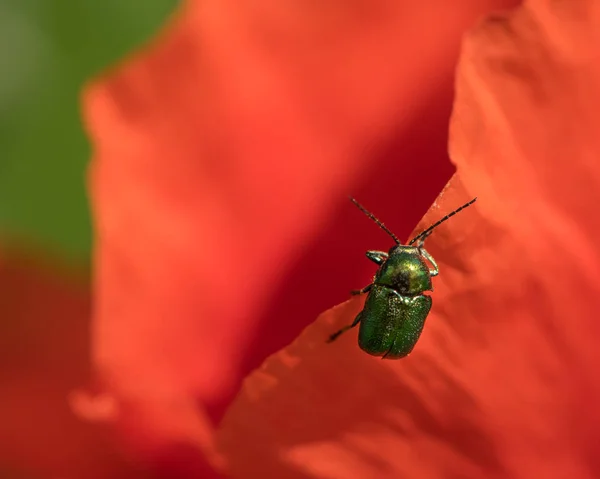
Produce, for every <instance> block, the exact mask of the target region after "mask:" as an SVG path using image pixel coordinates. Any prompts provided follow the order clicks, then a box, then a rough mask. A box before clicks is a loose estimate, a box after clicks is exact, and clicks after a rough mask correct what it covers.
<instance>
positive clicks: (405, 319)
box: [329, 198, 477, 359]
mask: <svg viewBox="0 0 600 479" xmlns="http://www.w3.org/2000/svg"><path fill="white" fill-rule="evenodd" d="M350 200H351V201H352V202H353V203H354V204H355V205H356V206H357V207H358V208H359V209H360V210H361V211H362V212H363V213H364V214H366V215H367V216H368V217H369V218H371V219H372V220H373V221H374V222H375V223H377V225H379V227H380V228H381V229H382V230H384V231H385V232H386V233H387V234H388V235H390V236H391V237H392V239H393V240H394V241H395V242H396V245H395V246H393V247H392V248H391V249H390V250H389V252H388V253H385V252H384V251H367V258H369V259H370V260H371V261H373V262H374V263H376V264H377V265H379V269H378V270H377V273H375V277H374V279H373V282H372V283H371V284H369V285H368V286H366V287H364V288H363V289H360V290H355V291H351V294H363V293H368V294H369V295H368V296H367V300H366V301H365V305H364V308H363V310H362V311H361V312H360V313H358V315H357V316H356V319H355V320H354V322H353V323H352V324H350V325H349V326H346V327H344V328H342V329H340V330H339V331H338V332H336V333H334V334H332V335H331V336H330V337H329V342H331V341H334V340H335V339H336V338H337V337H338V336H339V335H340V334H342V333H343V332H345V331H348V330H349V329H351V328H353V327H355V326H356V325H357V324H358V323H360V329H359V332H358V345H359V346H360V348H361V349H362V350H363V351H365V352H367V353H369V354H371V355H373V356H382V359H400V358H403V357H405V356H408V354H410V352H411V351H412V350H413V348H414V347H415V344H416V343H417V341H418V340H419V337H420V336H421V331H423V326H424V325H425V319H426V318H427V315H428V314H429V310H430V309H431V296H427V295H425V294H423V293H424V292H426V291H433V285H432V283H431V278H432V277H433V276H437V275H438V273H439V271H438V266H437V264H436V262H435V260H434V259H433V257H432V256H431V255H430V254H429V253H428V252H427V251H426V250H425V248H423V244H424V243H425V239H426V238H427V237H428V236H429V235H430V234H431V232H432V231H433V230H434V229H435V228H437V227H438V226H439V225H440V224H442V223H443V222H444V221H446V220H447V219H449V218H451V217H452V216H454V215H455V214H456V213H458V212H459V211H461V210H463V209H464V208H466V207H467V206H469V205H472V204H473V203H474V202H475V201H476V200H477V198H474V199H472V200H471V201H469V202H468V203H466V204H464V205H463V206H461V207H460V208H457V209H456V210H454V211H453V212H452V213H450V214H448V215H446V216H444V217H443V218H442V219H441V220H439V221H438V222H437V223H435V224H433V225H432V226H430V227H429V228H427V229H426V230H425V231H423V232H421V233H419V234H418V235H417V236H415V237H414V238H413V239H412V240H410V242H409V243H408V244H407V245H403V244H402V243H401V242H400V240H399V239H398V237H397V236H396V235H395V234H394V233H392V232H391V231H390V230H389V229H388V228H387V227H386V226H385V225H384V224H383V223H382V222H381V221H379V220H378V219H377V218H376V217H375V216H374V215H373V214H372V213H370V212H369V211H367V210H366V209H365V208H364V207H363V206H362V205H360V204H359V203H358V202H357V201H356V200H355V199H354V198H350ZM415 242H417V245H416V246H412V245H413V244H414V243H415ZM427 262H429V265H428V264H427ZM430 266H431V268H430Z"/></svg>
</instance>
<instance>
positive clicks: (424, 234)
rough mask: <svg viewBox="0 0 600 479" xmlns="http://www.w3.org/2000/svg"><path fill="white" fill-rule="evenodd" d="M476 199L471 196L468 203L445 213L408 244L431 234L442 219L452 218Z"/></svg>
mask: <svg viewBox="0 0 600 479" xmlns="http://www.w3.org/2000/svg"><path fill="white" fill-rule="evenodd" d="M476 200H477V197H475V198H473V199H472V200H471V201H469V202H468V203H465V204H464V205H462V206H461V207H460V208H457V209H455V210H454V211H453V212H452V213H449V214H447V215H446V216H444V217H443V218H442V219H441V220H439V221H438V222H436V223H434V224H432V225H431V226H430V227H429V228H427V229H426V230H425V231H422V232H421V233H419V234H418V235H417V236H415V237H414V238H413V239H411V240H410V242H409V243H408V244H409V245H411V244H413V243H414V242H415V241H417V240H418V239H420V238H426V237H427V236H429V235H430V234H431V232H432V231H433V230H434V229H435V228H437V227H438V226H439V225H441V224H442V223H443V222H444V221H446V220H448V219H450V218H452V217H453V216H454V215H455V214H456V213H458V212H459V211H462V210H464V209H465V208H466V207H467V206H470V205H472V204H473V203H475V201H476Z"/></svg>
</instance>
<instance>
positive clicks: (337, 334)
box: [327, 311, 362, 343]
mask: <svg viewBox="0 0 600 479" xmlns="http://www.w3.org/2000/svg"><path fill="white" fill-rule="evenodd" d="M361 314H362V311H361V312H360V313H358V314H357V315H356V318H354V322H353V323H352V324H350V325H349V326H344V327H343V328H342V329H340V330H339V331H337V332H335V333H333V334H332V335H331V336H329V339H328V340H327V342H328V343H331V342H333V341H335V340H336V339H337V338H338V337H339V335H340V334H342V333H345V332H346V331H348V330H349V329H352V328H353V327H354V326H356V325H357V324H358V323H360V315H361Z"/></svg>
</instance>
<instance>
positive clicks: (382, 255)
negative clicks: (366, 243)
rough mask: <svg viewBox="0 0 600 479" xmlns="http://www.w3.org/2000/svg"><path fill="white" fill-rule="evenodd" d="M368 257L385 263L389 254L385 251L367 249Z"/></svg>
mask: <svg viewBox="0 0 600 479" xmlns="http://www.w3.org/2000/svg"><path fill="white" fill-rule="evenodd" d="M366 255H367V258H369V259H370V260H371V261H373V262H374V263H377V264H383V262H384V261H385V260H386V259H388V254H387V253H386V252H385V251H373V250H371V251H367V253H366Z"/></svg>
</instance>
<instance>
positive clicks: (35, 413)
mask: <svg viewBox="0 0 600 479" xmlns="http://www.w3.org/2000/svg"><path fill="white" fill-rule="evenodd" d="M0 310H1V318H2V321H1V323H0V327H1V329H0V364H1V365H2V366H1V367H0V384H2V393H1V394H0V424H1V426H0V477H3V478H4V477H69V478H73V479H106V478H115V479H118V478H120V477H128V478H134V477H143V476H144V474H143V473H142V471H140V470H139V469H137V468H136V467H135V466H134V465H132V464H128V463H127V461H126V460H125V459H124V458H123V457H121V456H120V455H119V453H118V451H117V450H116V448H115V446H114V444H113V443H112V438H111V435H110V434H109V433H108V432H107V431H106V430H105V429H104V428H102V427H100V426H99V425H95V424H88V423H84V422H82V421H80V420H79V419H78V418H77V417H75V416H74V415H73V413H72V412H71V410H70V407H69V402H68V398H69V395H70V394H71V392H72V390H73V389H74V388H76V387H78V386H79V385H81V384H82V383H84V382H85V381H87V379H88V374H89V354H90V351H89V295H88V288H87V284H85V283H84V282H83V281H81V278H80V276H79V275H77V274H73V272H71V271H67V270H66V269H65V268H62V267H60V266H59V265H57V264H52V263H51V262H48V261H40V260H39V259H37V258H35V259H34V258H32V257H31V256H30V255H24V254H17V253H16V252H15V251H13V250H11V251H10V252H7V251H6V250H3V251H0ZM9 471H10V472H9Z"/></svg>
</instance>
